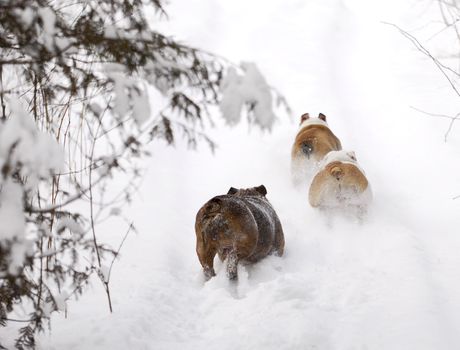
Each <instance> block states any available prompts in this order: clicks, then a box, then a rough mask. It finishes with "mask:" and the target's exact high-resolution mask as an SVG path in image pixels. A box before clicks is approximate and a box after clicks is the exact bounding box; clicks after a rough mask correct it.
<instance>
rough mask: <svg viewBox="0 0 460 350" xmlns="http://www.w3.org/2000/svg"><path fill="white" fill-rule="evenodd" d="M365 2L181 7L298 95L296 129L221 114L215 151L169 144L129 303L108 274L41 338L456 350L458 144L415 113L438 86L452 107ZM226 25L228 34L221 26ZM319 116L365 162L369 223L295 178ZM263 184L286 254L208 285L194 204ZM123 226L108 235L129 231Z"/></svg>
mask: <svg viewBox="0 0 460 350" xmlns="http://www.w3.org/2000/svg"><path fill="white" fill-rule="evenodd" d="M211 3H212V4H211ZM246 3H247V2H246ZM364 3H365V2H360V1H358V0H353V1H352V0H349V1H340V0H327V1H323V2H313V1H311V2H293V3H289V4H286V3H285V2H282V1H277V0H276V1H275V0H274V1H269V2H267V5H266V6H264V7H263V8H261V7H260V6H256V7H255V8H253V6H255V5H251V4H246V5H247V7H246V10H247V11H246V12H244V13H242V12H241V11H242V10H241V9H242V8H245V7H242V6H243V4H245V3H243V1H242V0H240V1H236V2H234V3H232V4H230V3H227V4H225V5H224V4H219V5H216V4H215V3H213V2H212V1H211V0H209V1H208V2H206V4H205V5H203V2H201V3H200V2H199V1H195V0H194V1H192V0H190V1H189V2H187V5H184V4H183V3H182V4H181V5H174V4H173V5H172V8H171V13H172V14H176V15H175V16H177V18H176V17H175V16H174V15H172V21H173V23H172V24H171V25H178V24H179V27H180V26H182V27H181V29H179V34H187V35H189V36H190V37H188V38H186V39H188V40H189V41H191V42H192V44H193V43H194V40H195V41H197V43H198V44H201V43H200V42H199V41H200V39H202V37H201V36H202V35H205V37H206V43H207V45H209V46H210V47H207V48H208V49H210V50H211V49H212V50H213V51H218V52H220V53H222V54H223V55H224V56H228V57H230V58H234V57H236V58H238V59H239V58H240V57H244V58H245V59H247V60H254V61H256V62H258V63H260V68H261V71H262V72H264V74H266V75H267V77H269V79H268V80H269V81H270V82H272V83H273V85H275V86H279V87H280V90H281V91H282V92H283V93H285V94H286V96H287V97H288V98H289V100H290V101H291V104H292V106H293V108H294V112H295V118H296V119H295V122H289V121H286V120H282V121H279V122H278V123H275V125H274V128H273V132H272V133H271V134H268V133H262V132H259V131H257V130H253V129H251V130H250V132H249V133H248V126H247V125H246V124H244V123H243V124H241V125H238V126H235V127H234V128H232V129H228V128H224V127H223V125H221V124H223V123H219V122H218V123H217V124H218V127H217V128H216V129H213V130H210V131H209V133H210V134H211V136H212V137H213V138H214V139H215V140H216V141H217V143H218V145H219V148H218V150H217V153H216V155H215V156H213V155H212V154H211V153H210V152H208V151H207V150H206V149H205V147H204V146H202V148H200V150H199V152H190V151H188V150H186V149H185V147H184V145H182V144H179V145H178V146H177V147H176V148H175V149H172V148H167V147H166V146H164V145H161V144H159V143H156V144H155V145H154V147H153V153H154V156H153V159H152V164H151V169H150V170H149V172H148V175H147V177H146V180H145V184H144V187H143V190H142V191H141V193H140V196H141V200H139V201H138V202H137V203H135V205H134V207H133V209H132V210H131V214H132V215H133V216H134V219H135V221H136V222H137V224H138V228H139V231H140V235H139V236H136V237H131V238H130V239H129V240H128V241H127V242H126V244H125V247H124V248H123V252H124V257H123V258H122V260H121V262H120V263H117V265H116V266H115V268H114V271H113V284H112V294H113V302H114V309H115V313H114V314H113V315H107V311H106V305H105V299H104V295H103V291H102V288H100V287H99V286H98V285H97V281H96V282H95V287H94V288H95V293H94V294H93V295H87V296H85V297H83V299H82V300H81V301H79V302H78V303H71V304H70V305H69V319H68V320H63V319H62V320H61V319H60V318H61V317H55V319H54V324H53V326H54V327H53V332H52V334H51V337H48V336H44V337H42V338H41V342H42V345H43V348H46V349H56V350H57V349H63V348H66V349H95V350H97V349H129V348H132V349H155V350H162V349H164V350H173V349H174V350H175V349H186V350H187V349H210V348H217V347H218V348H219V349H223V350H225V349H264V350H270V349H287V350H291V349H302V350H304V349H320V350H328V349H334V350H335V349H347V350H348V349H359V350H362V349H372V350H375V349H382V350H383V349H385V350H387V349H392V350H398V349H422V350H423V349H455V346H456V344H458V343H459V342H460V332H458V330H459V329H460V278H458V276H459V274H460V254H458V252H460V238H459V237H457V235H456V232H455V229H456V228H457V227H459V226H460V219H459V217H458V215H457V214H456V213H457V212H458V209H459V205H460V203H459V202H455V201H452V200H451V198H452V197H453V195H455V194H456V193H455V189H456V188H459V187H458V180H459V178H457V177H456V176H455V174H456V173H458V170H460V169H459V165H457V164H455V162H452V161H451V159H454V158H452V157H458V156H460V154H459V151H458V150H457V149H458V148H457V149H455V147H454V146H455V144H449V145H446V144H444V143H443V142H442V141H443V139H442V137H443V125H439V121H437V120H430V119H426V118H421V117H420V116H419V115H417V113H416V112H414V111H413V110H411V109H410V108H409V107H408V106H409V105H410V104H414V105H417V103H421V102H424V101H425V100H426V97H427V96H430V97H432V98H433V99H435V100H436V99H437V100H436V101H438V103H439V101H442V92H440V95H439V96H436V95H433V92H432V91H431V90H429V89H428V87H427V90H426V91H425V90H423V89H422V88H421V87H420V86H418V87H417V89H416V90H414V89H413V86H409V85H408V84H407V83H406V82H407V81H414V83H413V84H414V85H420V84H421V83H422V82H423V81H425V80H429V81H433V82H434V83H439V80H438V78H437V76H436V75H435V74H430V73H429V69H430V68H429V67H430V65H429V64H427V63H426V62H423V61H422V60H420V61H418V56H417V53H416V52H413V51H411V50H410V49H407V43H406V42H405V41H404V39H403V38H400V37H399V35H398V34H397V33H394V32H392V31H391V30H389V29H388V28H386V27H385V26H384V25H382V24H381V23H380V20H381V19H386V18H380V17H379V16H377V15H376V13H377V12H378V9H377V10H373V11H375V12H369V11H370V10H369V9H368V8H367V7H366V6H369V5H364ZM397 3H398V2H397V1H395V4H397ZM174 6H175V7H174ZM379 6H381V5H379ZM395 6H396V5H395ZM398 6H399V5H398ZM194 7H197V9H203V8H204V9H207V10H206V11H201V13H203V14H204V16H205V19H204V20H203V22H202V23H193V19H190V18H189V11H191V10H192V9H194ZM389 7H391V6H390V5H389ZM363 8H364V10H363ZM209 9H211V10H212V11H210V10H209ZM255 10H257V11H255ZM385 13H386V14H388V13H391V11H390V10H387V12H385ZM206 16H207V17H206ZM373 16H374V17H373ZM396 17H397V16H395V18H396ZM187 18H189V20H188V22H187ZM217 20H219V21H220V22H219V23H221V24H220V25H219V26H216V25H214V26H213V28H214V29H215V31H216V35H217V36H219V37H221V40H217V41H216V40H215V39H212V38H214V36H210V33H209V27H208V25H210V24H212V23H214V24H215V22H216V21H217ZM174 21H176V22H174ZM236 21H238V22H236ZM235 23H238V28H237V29H235ZM191 29H194V30H195V32H194V31H192V30H191ZM181 31H182V32H181ZM193 33H197V34H193ZM194 35H196V36H194ZM226 38H228V40H226ZM255 41H256V43H255ZM268 41H270V44H262V43H267V42H268ZM200 46H202V45H200ZM205 48H206V47H205ZM395 52H397V53H398V54H399V55H400V56H401V57H404V58H403V59H399V58H398V57H397V56H398V55H396V54H395ZM406 62H410V64H416V65H417V67H419V70H415V69H414V70H413V71H412V70H409V69H407V67H408V66H407V65H406ZM376 67H378V69H377V68H376ZM421 69H427V70H426V71H424V73H420V70H421ZM270 78H271V79H270ZM424 94H426V95H424ZM436 101H434V102H432V103H433V106H435V105H436V103H437V102H436ZM307 111H308V112H310V113H312V115H313V114H314V113H315V112H323V113H325V114H326V115H327V116H328V122H329V126H330V127H331V129H332V130H333V132H334V133H335V134H336V135H337V136H338V137H340V138H341V141H342V144H343V146H344V148H345V149H351V150H354V151H356V155H357V159H358V162H359V163H360V165H362V167H363V168H364V169H365V171H366V174H367V176H368V178H369V181H370V183H371V186H372V189H373V191H374V202H373V204H372V205H371V208H370V213H369V216H368V217H367V219H366V220H365V222H364V223H363V224H359V223H356V222H352V221H350V220H347V219H344V218H334V219H333V220H327V219H326V218H325V217H323V216H322V215H321V213H319V212H318V211H315V210H314V209H313V208H311V207H309V205H308V199H307V194H308V189H305V191H303V192H302V191H300V190H298V189H295V188H293V187H292V185H291V178H290V173H289V170H290V158H289V157H290V147H291V144H292V142H293V140H294V136H295V133H296V132H297V117H298V116H299V117H300V115H301V114H302V113H304V112H307ZM261 184H264V185H265V186H266V187H267V190H268V194H267V198H268V199H269V201H270V203H271V204H272V205H273V207H274V209H275V210H276V211H277V213H278V216H279V217H280V220H281V222H282V224H283V229H284V233H285V239H286V252H285V255H284V256H283V257H282V258H277V257H269V258H267V259H265V260H263V261H262V262H260V263H258V264H256V265H254V266H249V267H239V281H238V284H237V285H236V286H235V285H232V284H231V283H230V282H229V281H228V280H227V278H226V276H225V269H224V267H223V265H222V264H221V263H220V262H217V260H216V262H217V266H216V272H217V276H216V277H215V278H213V279H211V280H210V281H209V282H207V283H204V282H203V278H202V273H201V267H200V264H199V262H198V259H197V257H196V253H195V235H194V228H193V225H194V220H195V215H196V212H197V211H198V209H199V208H200V207H201V206H202V205H203V204H204V203H205V202H206V201H207V200H209V199H210V198H212V197H213V196H215V195H218V194H224V193H226V192H227V190H228V188H229V187H231V186H233V187H237V188H239V187H252V186H258V185H261ZM111 225H112V226H110V227H109V228H108V229H107V233H106V235H107V237H108V238H109V239H110V235H112V234H113V232H117V230H118V228H117V223H112V224H111ZM112 239H113V238H112ZM123 252H122V253H123ZM75 329H78V332H75Z"/></svg>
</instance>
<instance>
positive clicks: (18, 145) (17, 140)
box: [0, 99, 64, 188]
mask: <svg viewBox="0 0 460 350" xmlns="http://www.w3.org/2000/svg"><path fill="white" fill-rule="evenodd" d="M10 106H11V112H12V117H10V119H8V120H7V121H6V122H5V123H4V124H2V125H0V168H3V167H4V166H8V167H9V168H10V169H16V168H17V169H20V175H21V176H23V177H26V178H28V183H27V187H28V188H31V187H33V186H35V184H36V183H37V181H38V179H40V178H47V177H49V175H50V174H51V172H56V171H59V170H60V169H61V168H62V165H63V162H64V156H63V152H62V149H61V147H60V146H59V145H58V143H57V142H56V140H55V139H54V138H53V137H52V136H51V135H49V134H47V133H44V132H42V131H40V130H38V129H37V126H36V125H35V123H34V121H33V119H32V117H31V116H30V115H29V114H28V113H27V112H26V111H25V110H24V108H23V107H22V105H21V104H20V103H19V101H17V100H15V99H11V101H10ZM7 163H8V164H7Z"/></svg>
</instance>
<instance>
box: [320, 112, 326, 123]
mask: <svg viewBox="0 0 460 350" xmlns="http://www.w3.org/2000/svg"><path fill="white" fill-rule="evenodd" d="M318 118H319V119H321V120H323V121H326V116H325V115H324V114H323V113H320V114H319V115H318Z"/></svg>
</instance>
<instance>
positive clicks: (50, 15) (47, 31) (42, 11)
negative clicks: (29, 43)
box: [37, 7, 56, 51]
mask: <svg viewBox="0 0 460 350" xmlns="http://www.w3.org/2000/svg"><path fill="white" fill-rule="evenodd" d="M37 12H38V15H39V16H40V18H41V19H42V23H43V32H42V33H41V36H40V38H39V41H42V42H43V44H44V45H45V46H46V48H47V49H48V50H49V51H53V50H54V38H55V34H56V14H55V13H54V12H53V10H52V9H51V8H49V7H40V8H39V9H38V10H37Z"/></svg>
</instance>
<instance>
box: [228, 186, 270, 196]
mask: <svg viewBox="0 0 460 350" xmlns="http://www.w3.org/2000/svg"><path fill="white" fill-rule="evenodd" d="M227 194H229V195H233V196H237V197H247V196H257V197H263V196H265V195H266V194H267V189H266V188H265V186H264V185H260V186H257V187H252V188H240V189H237V188H235V187H230V189H229V190H228V192H227Z"/></svg>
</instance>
